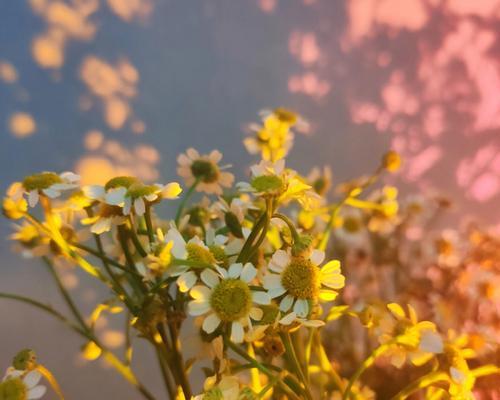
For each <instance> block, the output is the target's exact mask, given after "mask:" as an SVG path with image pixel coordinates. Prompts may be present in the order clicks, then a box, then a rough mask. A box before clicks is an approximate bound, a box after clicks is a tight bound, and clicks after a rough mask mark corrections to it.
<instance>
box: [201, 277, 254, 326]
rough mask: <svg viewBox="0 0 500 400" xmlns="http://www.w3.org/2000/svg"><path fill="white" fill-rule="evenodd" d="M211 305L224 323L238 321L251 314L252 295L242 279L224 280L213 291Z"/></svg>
mask: <svg viewBox="0 0 500 400" xmlns="http://www.w3.org/2000/svg"><path fill="white" fill-rule="evenodd" d="M210 305H211V307H212V309H213V310H214V311H215V312H216V314H217V316H218V317H219V318H220V319H221V320H222V321H225V322H231V321H236V320H238V319H240V318H243V317H245V316H247V315H248V313H249V312H250V308H251V307H252V295H251V293H250V289H249V287H248V285H247V284H246V283H245V282H243V281H242V280H241V279H224V280H222V281H221V282H220V283H219V284H218V285H217V286H215V288H214V289H213V291H212V295H211V297H210Z"/></svg>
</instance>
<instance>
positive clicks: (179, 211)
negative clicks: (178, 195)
mask: <svg viewBox="0 0 500 400" xmlns="http://www.w3.org/2000/svg"><path fill="white" fill-rule="evenodd" d="M198 183H200V180H199V179H196V180H195V181H194V183H193V184H192V185H191V187H190V188H189V189H188V191H187V192H186V194H185V195H184V197H183V198H182V200H181V202H180V204H179V208H177V213H176V214H175V225H176V226H177V227H178V226H179V221H180V219H181V217H182V211H184V207H186V202H187V201H188V199H189V198H190V197H191V195H192V194H193V193H194V190H195V189H196V186H198Z"/></svg>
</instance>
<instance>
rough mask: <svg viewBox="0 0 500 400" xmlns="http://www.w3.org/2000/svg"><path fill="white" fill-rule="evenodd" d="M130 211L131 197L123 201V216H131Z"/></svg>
mask: <svg viewBox="0 0 500 400" xmlns="http://www.w3.org/2000/svg"><path fill="white" fill-rule="evenodd" d="M130 210H132V199H131V198H130V197H125V199H124V201H123V214H124V215H130Z"/></svg>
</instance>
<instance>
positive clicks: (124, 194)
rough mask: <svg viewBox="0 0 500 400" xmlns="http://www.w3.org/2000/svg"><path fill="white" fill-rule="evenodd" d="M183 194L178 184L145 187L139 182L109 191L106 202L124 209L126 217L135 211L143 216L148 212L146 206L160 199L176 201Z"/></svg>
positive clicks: (105, 196) (105, 197) (105, 198)
mask: <svg viewBox="0 0 500 400" xmlns="http://www.w3.org/2000/svg"><path fill="white" fill-rule="evenodd" d="M181 192H182V189H181V187H180V185H179V184H178V183H177V182H171V183H168V184H166V185H161V184H159V183H155V184H154V185H144V184H142V183H139V182H138V183H134V184H132V185H130V186H129V187H123V186H120V187H117V188H113V189H109V190H108V191H107V192H106V194H105V195H104V201H105V202H106V203H107V204H109V205H113V206H118V207H122V208H123V214H124V215H129V214H130V213H131V211H132V209H133V210H134V212H135V214H136V215H139V216H141V215H144V213H145V212H146V204H148V203H152V202H154V201H157V200H159V199H176V198H177V197H178V196H179V194H180V193H181Z"/></svg>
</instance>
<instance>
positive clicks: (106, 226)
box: [90, 218, 111, 235]
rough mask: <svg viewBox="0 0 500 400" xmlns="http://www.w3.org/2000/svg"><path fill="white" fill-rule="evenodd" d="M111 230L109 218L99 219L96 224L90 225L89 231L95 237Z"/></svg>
mask: <svg viewBox="0 0 500 400" xmlns="http://www.w3.org/2000/svg"><path fill="white" fill-rule="evenodd" d="M110 229H111V218H100V219H99V220H97V222H96V223H95V224H94V225H92V227H91V228H90V231H91V232H92V233H95V234H96V235H100V234H101V233H104V232H109V230H110Z"/></svg>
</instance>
